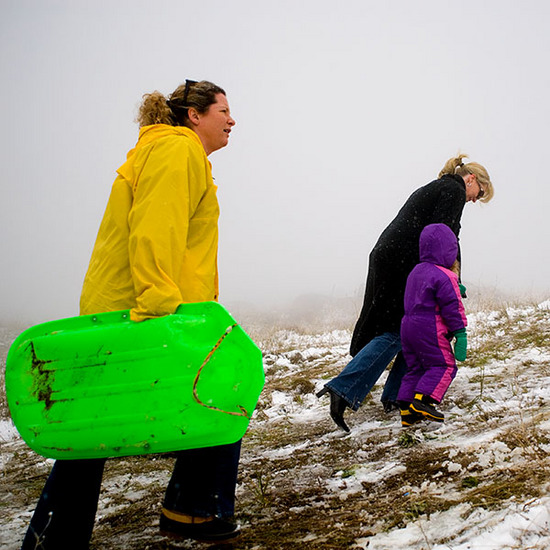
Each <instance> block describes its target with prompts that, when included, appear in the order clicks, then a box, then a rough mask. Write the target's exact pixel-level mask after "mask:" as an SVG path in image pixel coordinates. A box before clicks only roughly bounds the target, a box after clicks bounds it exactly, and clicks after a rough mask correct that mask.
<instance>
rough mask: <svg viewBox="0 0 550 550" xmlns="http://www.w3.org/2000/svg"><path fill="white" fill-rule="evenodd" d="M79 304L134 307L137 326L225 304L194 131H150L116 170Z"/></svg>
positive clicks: (212, 206)
mask: <svg viewBox="0 0 550 550" xmlns="http://www.w3.org/2000/svg"><path fill="white" fill-rule="evenodd" d="M117 173H118V177H117V178H116V179H115V181H114V183H113V188H112V191H111V196H110V198H109V203H108V204H107V209H106V211H105V215H104V217H103V221H102V222H101V226H100V228H99V233H98V236H97V240H96V243H95V246H94V250H93V252H92V258H91V260H90V265H89V267H88V272H87V273H86V278H85V280H84V287H83V289H82V295H81V298H80V313H81V315H86V314H91V313H99V312H104V311H117V310H121V309H130V310H131V311H130V316H131V318H132V320H134V321H142V320H144V319H148V318H150V317H158V316H161V315H167V314H169V313H174V311H175V310H176V308H177V307H178V305H179V304H181V303H189V302H202V301H210V300H217V299H218V270H217V252H218V217H219V207H218V200H217V197H216V189H217V188H216V186H215V185H214V183H213V181H212V173H211V167H210V162H209V161H208V159H207V157H206V153H205V151H204V148H203V146H202V143H201V141H200V139H199V137H198V136H197V134H196V133H195V132H193V131H192V130H190V129H189V128H185V127H181V126H169V125H165V124H155V125H152V126H144V127H143V128H141V130H140V133H139V140H138V142H137V145H136V147H135V148H134V149H132V150H131V151H130V152H129V153H128V156H127V160H126V162H125V163H124V164H123V165H122V166H121V167H120V168H119V169H118V170H117Z"/></svg>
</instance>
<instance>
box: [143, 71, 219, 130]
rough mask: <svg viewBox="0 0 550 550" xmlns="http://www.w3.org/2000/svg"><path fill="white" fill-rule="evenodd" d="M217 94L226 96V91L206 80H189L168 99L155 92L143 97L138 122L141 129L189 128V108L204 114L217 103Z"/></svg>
mask: <svg viewBox="0 0 550 550" xmlns="http://www.w3.org/2000/svg"><path fill="white" fill-rule="evenodd" d="M217 94H223V95H225V91H224V90H223V89H222V88H220V87H219V86H216V84H212V82H208V81H206V80H202V81H200V82H195V81H193V80H187V81H186V82H185V84H181V85H180V86H178V87H177V88H176V89H175V90H174V91H173V92H172V93H171V94H170V95H169V96H168V98H166V97H165V96H164V95H163V94H161V93H160V92H159V91H156V90H155V91H154V92H152V93H150V94H145V95H144V96H143V101H142V102H141V105H140V106H139V112H138V116H137V118H136V121H137V123H138V124H139V126H140V128H141V127H142V126H149V125H150V124H169V125H170V126H188V124H189V117H188V110H189V108H190V107H193V108H194V109H196V110H197V112H199V113H200V114H204V113H206V111H208V108H209V107H210V105H212V104H213V103H216V95H217Z"/></svg>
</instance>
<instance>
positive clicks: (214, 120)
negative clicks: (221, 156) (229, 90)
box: [192, 94, 235, 155]
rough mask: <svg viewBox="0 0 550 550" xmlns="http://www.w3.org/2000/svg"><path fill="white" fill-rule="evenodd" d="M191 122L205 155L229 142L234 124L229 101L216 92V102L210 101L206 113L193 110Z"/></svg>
mask: <svg viewBox="0 0 550 550" xmlns="http://www.w3.org/2000/svg"><path fill="white" fill-rule="evenodd" d="M192 122H193V124H194V127H193V130H195V132H196V133H197V134H198V136H199V138H200V140H201V142H202V145H203V147H204V150H205V151H206V154H207V155H209V154H210V153H213V152H214V151H217V150H218V149H221V148H222V147H225V146H226V145H227V144H228V143H229V134H230V133H231V128H232V127H233V126H235V121H234V120H233V119H232V118H231V114H230V110H229V103H228V102H227V98H226V97H225V95H223V94H216V103H212V105H210V107H208V110H207V111H206V113H204V114H200V113H196V112H195V116H194V117H193V119H192Z"/></svg>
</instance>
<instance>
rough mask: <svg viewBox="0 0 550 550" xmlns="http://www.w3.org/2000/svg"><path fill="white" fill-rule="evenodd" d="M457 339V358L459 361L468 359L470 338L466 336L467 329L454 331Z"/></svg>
mask: <svg viewBox="0 0 550 550" xmlns="http://www.w3.org/2000/svg"><path fill="white" fill-rule="evenodd" d="M454 337H455V338H456V341H455V359H456V360H457V361H465V360H466V349H467V347H468V338H467V336H466V329H465V328H463V329H461V330H457V331H456V332H455V333H454Z"/></svg>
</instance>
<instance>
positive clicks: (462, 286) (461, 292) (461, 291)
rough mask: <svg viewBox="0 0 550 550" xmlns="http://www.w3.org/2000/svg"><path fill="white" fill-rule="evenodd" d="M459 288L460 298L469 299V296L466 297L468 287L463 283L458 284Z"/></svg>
mask: <svg viewBox="0 0 550 550" xmlns="http://www.w3.org/2000/svg"><path fill="white" fill-rule="evenodd" d="M458 288H459V289H460V297H461V298H468V296H466V287H465V286H464V285H463V284H462V283H458Z"/></svg>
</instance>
